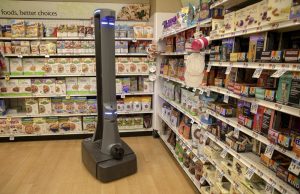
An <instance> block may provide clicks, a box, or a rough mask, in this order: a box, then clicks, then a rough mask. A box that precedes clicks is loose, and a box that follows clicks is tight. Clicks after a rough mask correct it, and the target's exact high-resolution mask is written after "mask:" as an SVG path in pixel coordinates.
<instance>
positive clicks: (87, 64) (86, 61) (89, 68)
mask: <svg viewBox="0 0 300 194" xmlns="http://www.w3.org/2000/svg"><path fill="white" fill-rule="evenodd" d="M80 62H81V72H82V74H93V73H94V67H93V61H92V58H82V59H81V60H80Z"/></svg>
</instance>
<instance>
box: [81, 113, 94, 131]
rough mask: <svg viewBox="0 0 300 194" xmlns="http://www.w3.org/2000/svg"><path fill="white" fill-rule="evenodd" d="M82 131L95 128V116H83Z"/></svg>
mask: <svg viewBox="0 0 300 194" xmlns="http://www.w3.org/2000/svg"><path fill="white" fill-rule="evenodd" d="M82 121H83V131H91V132H94V131H95V130H96V126H97V123H96V118H95V117H93V116H88V117H83V118H82Z"/></svg>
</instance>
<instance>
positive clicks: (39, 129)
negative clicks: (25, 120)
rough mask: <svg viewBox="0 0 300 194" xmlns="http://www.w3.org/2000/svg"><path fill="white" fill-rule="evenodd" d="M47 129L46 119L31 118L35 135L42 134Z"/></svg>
mask: <svg viewBox="0 0 300 194" xmlns="http://www.w3.org/2000/svg"><path fill="white" fill-rule="evenodd" d="M46 128H47V124H46V119H45V118H43V117H38V118H33V130H34V131H35V132H36V133H41V134H44V133H45V132H46V131H45V130H46Z"/></svg>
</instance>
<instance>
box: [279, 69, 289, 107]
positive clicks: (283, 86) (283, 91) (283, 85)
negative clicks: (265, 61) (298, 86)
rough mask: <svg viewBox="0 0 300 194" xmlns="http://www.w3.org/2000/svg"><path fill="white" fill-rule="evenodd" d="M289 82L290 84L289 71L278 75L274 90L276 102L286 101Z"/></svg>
mask: <svg viewBox="0 0 300 194" xmlns="http://www.w3.org/2000/svg"><path fill="white" fill-rule="evenodd" d="M291 84H292V75H291V74H290V73H286V74H284V75H282V76H281V77H280V79H279V84H278V88H277V92H276V101H277V102H280V103H283V104H286V103H288V100H289V94H290V90H291Z"/></svg>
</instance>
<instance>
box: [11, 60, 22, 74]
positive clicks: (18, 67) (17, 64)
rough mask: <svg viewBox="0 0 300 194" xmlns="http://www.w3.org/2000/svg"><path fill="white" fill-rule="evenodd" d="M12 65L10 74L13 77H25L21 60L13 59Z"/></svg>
mask: <svg viewBox="0 0 300 194" xmlns="http://www.w3.org/2000/svg"><path fill="white" fill-rule="evenodd" d="M9 64H10V74H11V75H23V64H22V59H20V58H11V59H10V61H9Z"/></svg>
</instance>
